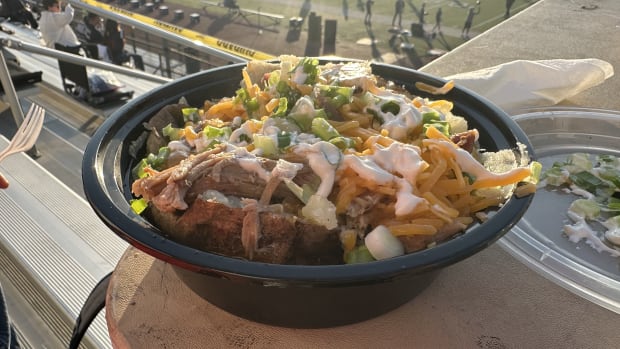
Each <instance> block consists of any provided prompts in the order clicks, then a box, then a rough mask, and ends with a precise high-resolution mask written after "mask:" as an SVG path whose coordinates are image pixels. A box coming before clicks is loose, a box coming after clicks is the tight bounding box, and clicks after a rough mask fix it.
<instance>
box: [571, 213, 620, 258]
mask: <svg viewBox="0 0 620 349" xmlns="http://www.w3.org/2000/svg"><path fill="white" fill-rule="evenodd" d="M568 216H569V217H570V218H571V219H572V220H573V221H574V222H575V224H572V225H565V226H564V233H566V235H567V236H568V239H569V240H570V241H571V242H573V243H577V242H579V241H581V240H582V239H585V240H586V243H587V244H588V245H590V246H592V248H594V249H595V250H597V251H598V252H599V253H600V252H607V253H609V254H610V255H611V256H613V257H620V252H619V251H618V250H615V249H613V248H610V247H609V246H607V245H605V243H604V242H603V241H602V240H601V238H599V237H598V235H597V234H596V232H595V231H593V230H592V229H591V228H590V227H589V226H588V223H586V221H585V220H584V219H583V218H581V217H579V216H578V215H576V214H574V213H572V212H570V211H569V212H568Z"/></svg>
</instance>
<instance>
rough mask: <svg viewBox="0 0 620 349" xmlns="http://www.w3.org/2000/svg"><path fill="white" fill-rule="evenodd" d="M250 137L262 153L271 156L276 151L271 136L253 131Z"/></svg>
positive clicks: (276, 148)
mask: <svg viewBox="0 0 620 349" xmlns="http://www.w3.org/2000/svg"><path fill="white" fill-rule="evenodd" d="M252 137H253V143H254V146H255V147H256V148H257V149H260V150H261V153H262V155H264V156H271V155H274V154H277V153H278V147H277V146H276V144H275V141H274V140H273V138H271V137H269V136H265V135H261V134H257V133H255V134H254V135H253V136H252Z"/></svg>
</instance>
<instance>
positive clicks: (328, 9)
mask: <svg viewBox="0 0 620 349" xmlns="http://www.w3.org/2000/svg"><path fill="white" fill-rule="evenodd" d="M537 1H538V0H514V3H513V5H512V6H511V11H510V15H511V16H514V15H515V14H517V13H518V12H519V11H521V10H523V9H525V8H527V7H528V6H530V5H532V4H534V3H536V2H537ZM217 2H221V0H213V1H211V3H217ZM395 2H396V0H374V4H373V5H372V17H371V21H370V25H366V24H365V23H364V20H365V15H366V10H365V3H366V0H260V1H256V0H237V4H238V5H239V7H240V8H241V9H247V10H251V11H258V12H262V13H273V14H278V15H282V16H283V17H284V20H283V21H282V22H281V23H280V24H278V25H276V26H273V25H272V24H271V23H270V22H269V20H268V19H267V18H265V17H261V16H252V18H250V19H247V18H246V19H243V20H242V19H241V18H237V19H235V21H236V22H238V23H237V24H241V25H244V24H246V25H247V33H245V34H244V33H240V34H239V36H238V37H239V39H238V40H239V43H240V44H242V45H244V46H246V47H247V46H250V47H249V48H252V49H256V50H260V51H263V52H267V53H270V54H273V55H280V54H287V53H292V54H295V53H298V52H287V51H291V47H290V45H288V44H290V42H288V43H287V45H278V44H277V43H274V42H273V41H277V40H286V41H290V35H289V36H286V39H283V37H282V35H280V36H270V33H271V32H272V31H278V32H280V33H281V32H286V31H290V27H289V18H292V17H298V16H299V17H303V18H305V19H307V18H308V16H310V15H311V14H312V15H315V16H319V17H320V18H321V20H322V23H325V21H326V20H335V21H336V23H337V25H336V28H337V29H336V51H335V52H334V54H335V55H339V56H344V57H353V58H363V59H374V60H378V61H387V62H389V63H401V64H402V63H403V62H402V61H403V60H404V61H408V62H409V64H407V65H412V66H414V67H417V66H420V65H423V64H424V63H426V62H428V61H429V60H431V59H432V58H434V57H433V56H436V55H438V54H441V53H443V52H446V51H450V50H452V49H454V48H455V47H457V46H458V45H460V44H462V43H464V42H465V41H467V40H468V39H470V38H472V37H474V36H476V35H478V34H480V33H482V32H484V31H486V30H488V29H490V28H491V27H493V26H495V25H497V24H499V23H500V22H502V21H503V20H505V14H506V0H480V1H479V3H478V4H477V3H476V1H475V0H405V8H404V11H403V14H402V27H401V29H400V30H394V28H393V26H392V19H393V16H394V12H395V10H394V7H395V6H394V5H395ZM166 3H167V4H168V5H171V6H174V5H175V4H177V5H180V6H184V7H190V8H194V9H199V10H200V9H203V7H204V5H205V3H204V1H203V0H166ZM472 7H473V8H474V9H475V15H474V16H473V21H472V25H471V29H470V31H469V35H468V36H464V35H463V25H464V23H465V20H466V17H467V14H468V11H469V9H470V8H472ZM422 8H424V13H425V15H424V18H423V20H424V25H423V28H424V31H423V34H420V32H417V33H416V32H415V29H416V28H412V23H413V24H414V27H415V26H416V25H415V24H419V23H420V13H421V10H422ZM439 9H441V13H442V16H441V22H440V23H441V30H438V29H437V28H435V30H433V28H434V27H435V25H436V14H437V12H438V11H439ZM200 11H202V10H200ZM207 11H208V12H209V13H210V14H211V16H213V14H215V15H216V16H218V15H220V14H221V16H225V15H226V12H225V9H223V8H220V9H216V8H214V7H208V8H207ZM218 11H219V12H218ZM261 18H262V19H261ZM205 20H213V17H211V18H210V19H209V18H206V19H205ZM261 21H262V22H261ZM216 22H217V20H214V22H213V23H212V24H211V25H210V26H208V28H209V29H208V30H207V31H209V32H207V33H205V34H209V35H212V36H214V37H224V38H226V39H227V40H231V39H230V38H231V33H230V30H233V26H226V25H225V23H224V22H221V21H220V22H218V23H220V24H221V25H218V26H217V27H216V25H215V24H216ZM307 22H308V21H305V23H304V26H303V27H302V31H304V32H305V34H306V35H307V31H308V25H307V24H306V23H307ZM396 23H398V21H396ZM262 27H264V30H262V29H261V28H262ZM412 29H413V30H414V32H413V33H412V34H413V35H411V36H410V35H408V32H411V30H412ZM402 30H405V31H404V32H403V31H402ZM257 33H258V34H257ZM259 34H260V37H259ZM400 34H404V35H400ZM248 36H253V37H254V36H255V39H253V40H251V41H247V37H248ZM304 38H305V36H301V37H300V39H304ZM244 39H246V40H244ZM299 44H300V45H303V44H305V42H300V43H299Z"/></svg>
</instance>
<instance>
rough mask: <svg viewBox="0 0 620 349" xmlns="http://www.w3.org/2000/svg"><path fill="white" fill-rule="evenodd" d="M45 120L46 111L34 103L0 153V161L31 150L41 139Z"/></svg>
mask: <svg viewBox="0 0 620 349" xmlns="http://www.w3.org/2000/svg"><path fill="white" fill-rule="evenodd" d="M44 119H45V109H43V108H42V107H41V106H39V105H37V104H34V103H33V104H32V105H30V109H28V112H27V113H26V116H25V117H24V121H23V122H22V124H21V125H20V126H19V128H18V129H17V132H15V135H14V136H13V139H11V142H10V143H9V145H8V146H7V147H6V148H5V149H4V150H2V151H1V152H0V161H2V160H4V159H5V158H6V157H7V156H9V155H12V154H15V153H19V152H22V151H27V150H30V148H32V146H33V145H34V143H35V142H36V140H37V138H38V137H39V133H41V128H42V127H43V120H44Z"/></svg>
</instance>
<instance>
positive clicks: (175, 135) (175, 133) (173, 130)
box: [161, 124, 183, 141]
mask: <svg viewBox="0 0 620 349" xmlns="http://www.w3.org/2000/svg"><path fill="white" fill-rule="evenodd" d="M161 133H162V134H163V135H164V136H165V137H168V139H170V140H171V141H178V140H179V139H181V135H182V134H183V129H182V128H178V127H173V126H172V124H168V125H166V126H165V127H164V128H163V129H162V130H161Z"/></svg>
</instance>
